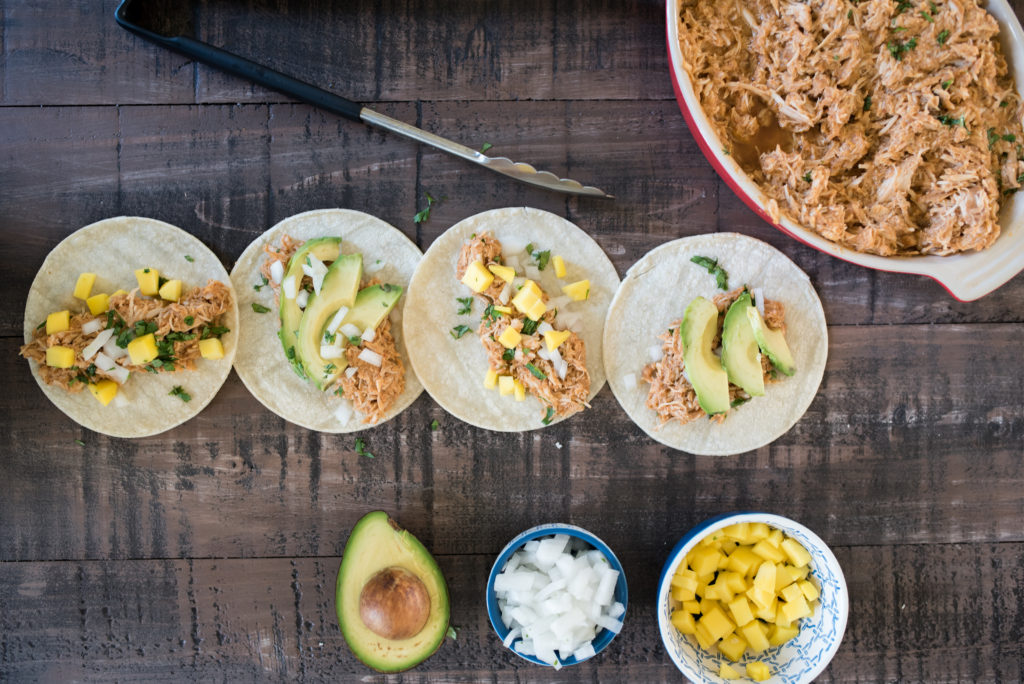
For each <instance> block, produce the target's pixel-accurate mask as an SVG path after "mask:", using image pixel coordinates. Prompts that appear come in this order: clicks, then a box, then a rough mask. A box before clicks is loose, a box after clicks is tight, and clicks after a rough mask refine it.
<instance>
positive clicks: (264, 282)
mask: <svg viewBox="0 0 1024 684" xmlns="http://www.w3.org/2000/svg"><path fill="white" fill-rule="evenodd" d="M260 280H262V281H263V282H262V283H256V284H255V285H253V286H252V289H254V290H256V291H257V292H259V291H260V289H261V288H262V287H263V286H264V285H266V284H267V283H269V282H270V281H269V280H267V276H261V277H260Z"/></svg>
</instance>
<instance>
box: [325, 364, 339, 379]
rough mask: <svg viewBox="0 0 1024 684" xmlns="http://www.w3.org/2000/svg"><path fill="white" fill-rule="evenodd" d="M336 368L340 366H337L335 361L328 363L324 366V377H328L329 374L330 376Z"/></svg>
mask: <svg viewBox="0 0 1024 684" xmlns="http://www.w3.org/2000/svg"><path fill="white" fill-rule="evenodd" d="M336 370H338V367H337V366H335V365H334V363H333V362H332V363H328V364H327V365H326V366H324V377H325V378H326V377H327V376H329V375H330V374H331V373H333V372H334V371H336Z"/></svg>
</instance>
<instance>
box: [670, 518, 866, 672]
mask: <svg viewBox="0 0 1024 684" xmlns="http://www.w3.org/2000/svg"><path fill="white" fill-rule="evenodd" d="M743 522H747V523H754V522H761V523H765V524H767V525H768V526H769V527H773V528H775V529H778V530H782V532H784V533H785V534H786V535H788V536H790V537H792V538H793V539H795V540H796V541H798V542H800V544H801V545H803V547H804V548H805V549H807V551H808V553H810V554H811V576H812V577H813V578H814V579H815V581H816V583H817V584H818V586H819V587H820V588H821V596H820V597H819V599H818V601H819V605H818V606H817V607H816V608H815V610H814V614H813V615H812V616H811V617H807V618H804V619H803V620H802V621H801V622H800V634H799V635H798V636H797V637H796V638H794V639H792V640H790V641H788V642H786V643H785V644H783V645H782V646H778V647H775V648H771V649H769V650H767V651H765V652H764V653H761V654H759V655H757V656H754V655H751V654H750V653H747V654H746V655H745V656H744V657H743V658H742V660H741V661H740V664H739V666H738V667H736V669H737V670H738V671H740V673H741V674H743V670H744V669H745V665H746V663H748V662H753V661H760V662H762V663H765V664H766V665H768V667H769V669H770V670H771V672H772V677H771V679H769V680H767V681H768V682H771V683H772V684H804V683H805V682H810V681H812V680H813V679H814V678H815V677H817V676H818V675H819V674H820V673H821V672H822V670H824V669H825V668H826V667H827V666H828V663H829V661H830V660H832V656H834V655H835V654H836V651H837V650H839V643H840V642H841V641H842V640H843V632H844V631H845V630H846V618H847V615H848V614H849V611H850V602H849V596H848V594H847V591H846V580H845V579H844V577H843V570H842V568H840V567H839V562H838V561H837V560H836V557H835V556H834V555H832V552H831V551H830V550H829V548H828V546H826V545H825V542H823V541H822V540H821V539H820V538H819V537H818V536H817V535H816V534H814V533H813V532H811V531H810V530H809V529H807V528H806V527H804V526H803V525H801V524H800V523H798V522H795V521H793V520H790V519H789V518H783V517H782V516H779V515H772V514H770V513H727V514H725V515H720V516H718V517H716V518H711V519H710V520H707V521H705V522H703V523H701V524H700V525H697V526H696V527H694V528H693V529H692V530H690V531H689V532H687V533H686V534H685V535H684V536H683V538H682V539H680V540H679V543H678V544H676V547H675V548H674V549H672V553H671V554H669V557H668V560H667V561H666V562H665V567H664V568H663V569H662V571H661V580H660V581H659V582H658V603H657V605H658V628H659V631H660V632H661V640H662V642H663V643H664V644H665V650H666V651H667V652H668V654H669V657H671V658H672V662H674V663H675V664H676V667H678V668H679V670H680V671H681V672H682V673H683V674H684V675H685V676H686V677H687V678H688V679H690V680H691V681H694V682H713V683H715V684H718V683H719V682H722V683H723V684H724V682H725V680H723V679H722V678H721V677H719V676H718V670H719V667H720V666H721V664H722V663H729V660H728V659H727V658H725V657H724V656H723V655H722V654H720V653H718V652H717V651H715V652H711V651H706V650H704V649H702V648H701V647H700V646H698V645H697V642H696V640H694V639H693V638H692V637H687V636H683V635H682V634H680V633H679V631H678V630H677V629H676V628H675V627H674V626H673V625H672V622H671V620H670V617H671V612H672V608H671V601H670V600H669V591H670V588H671V582H672V575H673V574H674V573H675V571H676V567H677V566H678V565H679V564H680V563H681V562H682V561H683V558H685V557H686V554H687V553H689V552H690V550H691V549H693V547H695V546H696V545H697V544H698V542H700V540H701V539H703V538H704V537H706V536H707V535H709V534H711V533H713V532H715V531H716V530H720V529H722V528H723V527H727V526H729V525H733V524H735V523H743Z"/></svg>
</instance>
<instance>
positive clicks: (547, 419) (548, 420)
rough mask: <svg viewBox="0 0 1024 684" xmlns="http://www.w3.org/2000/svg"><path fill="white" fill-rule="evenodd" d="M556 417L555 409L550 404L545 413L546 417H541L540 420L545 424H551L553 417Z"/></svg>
mask: <svg viewBox="0 0 1024 684" xmlns="http://www.w3.org/2000/svg"><path fill="white" fill-rule="evenodd" d="M554 417H555V409H553V408H551V407H550V406H548V410H547V412H546V413H545V414H544V417H543V418H542V419H541V421H540V422H542V423H544V424H545V425H550V424H551V419H552V418H554Z"/></svg>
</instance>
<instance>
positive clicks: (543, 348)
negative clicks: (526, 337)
mask: <svg viewBox="0 0 1024 684" xmlns="http://www.w3.org/2000/svg"><path fill="white" fill-rule="evenodd" d="M537 356H539V357H540V358H542V359H544V360H545V361H550V360H551V354H550V353H549V352H548V345H546V344H542V345H540V347H538V348H537Z"/></svg>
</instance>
